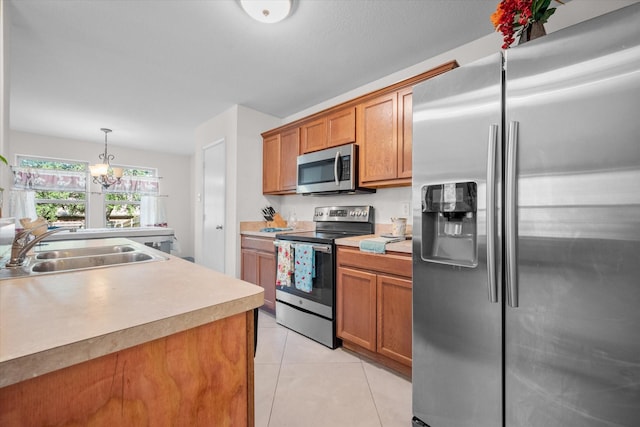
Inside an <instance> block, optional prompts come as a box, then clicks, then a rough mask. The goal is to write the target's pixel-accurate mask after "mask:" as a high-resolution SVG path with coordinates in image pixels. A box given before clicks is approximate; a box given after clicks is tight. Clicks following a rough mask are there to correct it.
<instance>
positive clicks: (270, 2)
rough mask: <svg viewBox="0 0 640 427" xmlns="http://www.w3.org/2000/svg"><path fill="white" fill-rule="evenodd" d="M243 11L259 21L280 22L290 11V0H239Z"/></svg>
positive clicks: (267, 22)
mask: <svg viewBox="0 0 640 427" xmlns="http://www.w3.org/2000/svg"><path fill="white" fill-rule="evenodd" d="M240 5H241V6H242V8H243V9H244V11H245V12H246V13H247V15H249V16H250V17H252V18H253V19H255V20H256V21H259V22H264V23H265V24H273V23H275V22H280V21H282V20H283V19H284V18H286V17H287V16H289V13H290V12H291V0H240Z"/></svg>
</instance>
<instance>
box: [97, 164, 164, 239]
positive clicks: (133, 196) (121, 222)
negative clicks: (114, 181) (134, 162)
mask: <svg viewBox="0 0 640 427" xmlns="http://www.w3.org/2000/svg"><path fill="white" fill-rule="evenodd" d="M122 168H123V181H129V182H131V181H136V178H139V177H142V178H153V177H155V176H156V170H155V169H149V168H135V167H126V166H123V167H122ZM132 187H133V188H134V189H133V191H132V188H131V187H127V185H126V184H118V185H114V186H113V187H112V188H110V189H109V190H107V193H106V194H105V201H104V203H105V223H106V227H107V228H121V227H140V201H141V199H142V196H143V193H142V192H141V191H139V189H138V186H135V185H134V186H132Z"/></svg>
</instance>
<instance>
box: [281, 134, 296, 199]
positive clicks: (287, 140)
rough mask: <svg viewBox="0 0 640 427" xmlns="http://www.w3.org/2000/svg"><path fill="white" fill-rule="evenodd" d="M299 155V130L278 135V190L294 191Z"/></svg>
mask: <svg viewBox="0 0 640 427" xmlns="http://www.w3.org/2000/svg"><path fill="white" fill-rule="evenodd" d="M298 154H300V128H295V129H291V130H288V131H286V132H283V133H281V134H280V190H283V191H287V190H294V191H295V189H296V184H297V182H296V181H297V176H298V170H297V169H298V165H297V163H296V162H297V159H298Z"/></svg>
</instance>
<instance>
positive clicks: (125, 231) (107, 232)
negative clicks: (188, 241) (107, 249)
mask: <svg viewBox="0 0 640 427" xmlns="http://www.w3.org/2000/svg"><path fill="white" fill-rule="evenodd" d="M173 235H174V231H173V228H168V227H126V228H80V229H78V230H77V231H63V232H60V233H56V234H52V235H51V236H49V237H47V238H46V239H45V241H47V242H50V241H57V240H83V239H106V238H111V237H125V238H127V237H147V236H168V237H173Z"/></svg>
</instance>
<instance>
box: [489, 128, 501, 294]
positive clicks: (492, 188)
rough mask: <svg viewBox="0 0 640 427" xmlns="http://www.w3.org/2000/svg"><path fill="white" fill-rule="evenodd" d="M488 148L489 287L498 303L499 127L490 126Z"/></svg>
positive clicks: (490, 292)
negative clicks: (497, 147) (497, 205)
mask: <svg viewBox="0 0 640 427" xmlns="http://www.w3.org/2000/svg"><path fill="white" fill-rule="evenodd" d="M488 142H489V143H488V146H487V211H486V214H487V275H488V277H487V285H488V286H489V302H495V303H497V302H498V280H497V277H496V267H497V265H496V146H497V144H498V125H496V124H493V125H491V126H489V141H488Z"/></svg>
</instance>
